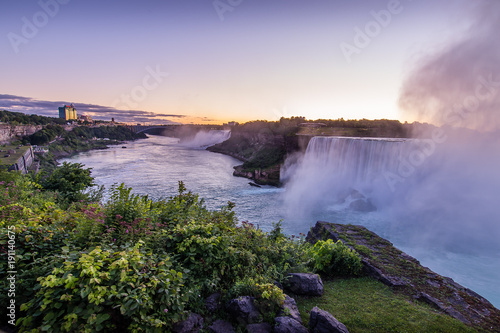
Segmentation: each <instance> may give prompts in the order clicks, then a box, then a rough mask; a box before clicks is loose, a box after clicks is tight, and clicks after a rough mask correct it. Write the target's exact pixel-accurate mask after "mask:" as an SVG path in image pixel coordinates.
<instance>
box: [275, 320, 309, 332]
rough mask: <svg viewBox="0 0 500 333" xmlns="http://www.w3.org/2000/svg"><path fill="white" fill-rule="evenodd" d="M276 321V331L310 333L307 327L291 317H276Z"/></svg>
mask: <svg viewBox="0 0 500 333" xmlns="http://www.w3.org/2000/svg"><path fill="white" fill-rule="evenodd" d="M274 322H275V323H276V326H274V333H309V331H308V330H307V328H305V327H304V326H302V324H301V323H299V322H298V321H296V320H295V319H293V318H290V317H276V318H274Z"/></svg>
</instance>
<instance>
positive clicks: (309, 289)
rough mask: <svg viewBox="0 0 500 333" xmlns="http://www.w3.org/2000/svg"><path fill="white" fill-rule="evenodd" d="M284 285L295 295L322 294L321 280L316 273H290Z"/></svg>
mask: <svg viewBox="0 0 500 333" xmlns="http://www.w3.org/2000/svg"><path fill="white" fill-rule="evenodd" d="M284 287H285V289H288V290H289V291H291V292H292V293H294V294H296V295H306V296H321V295H323V282H322V281H321V278H320V277H319V275H318V274H310V273H290V274H288V278H287V280H286V281H285V282H284Z"/></svg>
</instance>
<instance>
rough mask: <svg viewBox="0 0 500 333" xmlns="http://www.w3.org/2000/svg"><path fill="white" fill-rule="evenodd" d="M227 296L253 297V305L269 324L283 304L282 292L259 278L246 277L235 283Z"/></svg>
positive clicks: (283, 296) (283, 295) (272, 284)
mask: <svg viewBox="0 0 500 333" xmlns="http://www.w3.org/2000/svg"><path fill="white" fill-rule="evenodd" d="M229 294H230V295H231V298H236V297H238V296H242V295H246V296H252V297H254V298H255V301H254V304H255V305H256V306H257V308H258V309H259V311H260V313H262V314H264V320H265V321H268V322H270V323H273V322H274V318H275V317H276V316H277V315H278V313H279V312H280V310H281V309H282V307H283V304H284V302H285V294H284V293H283V290H282V289H280V288H279V287H278V286H276V285H275V284H274V283H268V282H265V280H264V279H262V278H261V277H255V278H250V277H247V278H244V279H242V280H239V281H237V282H236V283H235V284H234V286H233V287H232V288H231V289H230V291H229Z"/></svg>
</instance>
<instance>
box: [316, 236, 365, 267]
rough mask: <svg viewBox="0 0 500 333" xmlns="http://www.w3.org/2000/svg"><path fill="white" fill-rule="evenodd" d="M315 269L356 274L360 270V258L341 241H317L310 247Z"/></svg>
mask: <svg viewBox="0 0 500 333" xmlns="http://www.w3.org/2000/svg"><path fill="white" fill-rule="evenodd" d="M310 255H311V257H312V260H313V261H312V263H313V267H314V269H315V270H317V271H320V272H323V273H326V274H330V275H341V276H347V275H357V274H359V273H360V271H361V267H362V266H361V258H360V257H359V255H358V254H357V253H356V251H354V250H352V249H351V248H349V247H348V246H347V245H345V244H344V243H343V242H342V241H340V240H339V241H337V242H336V243H335V242H333V241H332V240H331V239H328V240H326V241H322V240H320V241H318V242H317V243H316V244H314V246H313V247H312V248H311V249H310Z"/></svg>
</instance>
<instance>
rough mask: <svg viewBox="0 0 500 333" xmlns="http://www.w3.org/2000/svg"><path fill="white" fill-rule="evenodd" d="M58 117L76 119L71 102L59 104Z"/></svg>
mask: <svg viewBox="0 0 500 333" xmlns="http://www.w3.org/2000/svg"><path fill="white" fill-rule="evenodd" d="M59 118H62V119H66V120H77V119H78V117H77V115H76V109H75V107H74V106H73V104H71V105H65V106H61V107H60V108H59Z"/></svg>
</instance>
